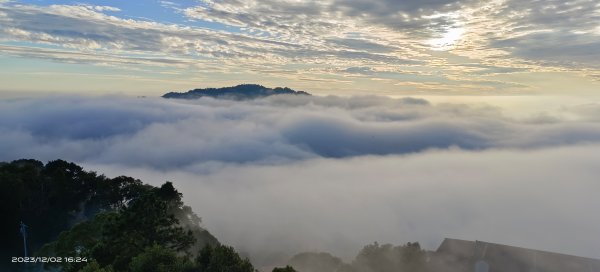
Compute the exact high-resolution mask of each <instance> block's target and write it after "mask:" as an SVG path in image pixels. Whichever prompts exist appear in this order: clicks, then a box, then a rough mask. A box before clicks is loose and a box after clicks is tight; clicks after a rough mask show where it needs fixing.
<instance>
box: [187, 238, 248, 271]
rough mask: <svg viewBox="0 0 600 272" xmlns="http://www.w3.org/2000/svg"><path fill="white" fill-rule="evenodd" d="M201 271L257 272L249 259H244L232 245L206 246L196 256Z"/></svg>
mask: <svg viewBox="0 0 600 272" xmlns="http://www.w3.org/2000/svg"><path fill="white" fill-rule="evenodd" d="M196 265H197V269H198V271H200V272H223V271H227V272H255V271H256V270H255V269H254V267H253V266H252V264H251V263H250V261H249V260H248V259H242V258H241V257H240V255H238V253H237V252H235V250H234V249H233V247H230V246H224V245H218V246H215V247H211V246H208V245H207V246H205V247H204V248H203V249H202V250H201V251H200V254H198V257H197V258H196Z"/></svg>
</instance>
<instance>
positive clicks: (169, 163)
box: [0, 96, 600, 169]
mask: <svg viewBox="0 0 600 272" xmlns="http://www.w3.org/2000/svg"><path fill="white" fill-rule="evenodd" d="M0 103H2V107H0V130H1V131H2V132H3V133H2V138H3V139H2V141H0V146H1V147H2V148H1V149H2V150H3V151H4V152H3V153H2V154H1V155H0V156H1V157H0V159H4V160H10V159H15V158H18V157H23V156H24V157H28V156H30V157H36V158H40V159H43V160H49V159H53V158H57V157H60V158H64V159H68V160H75V161H86V162H99V163H117V164H121V165H128V166H140V167H151V168H162V169H181V168H186V167H191V168H194V167H200V168H203V167H208V166H209V165H215V164H230V163H237V164H246V163H251V164H255V163H267V164H269V163H271V162H281V161H283V162H287V161H296V160H305V159H311V158H320V157H324V158H344V157H354V156H364V155H391V154H406V153H415V152H420V151H425V150H430V149H447V148H458V149H465V150H482V149H491V148H509V149H532V148H543V147H551V146H561V145H573V144H587V143H598V142H600V126H598V124H597V123H596V122H594V119H592V118H593V116H594V115H593V114H591V113H593V112H594V106H593V105H585V106H580V107H576V108H572V109H568V110H565V112H564V113H563V114H562V115H563V116H554V117H553V116H542V117H540V116H536V117H535V118H533V117H532V118H524V119H521V120H519V119H514V118H508V117H505V116H503V114H502V112H501V111H500V109H498V108H494V107H491V106H483V105H479V106H476V105H457V104H441V105H431V104H430V103H429V102H428V101H426V100H422V99H414V98H404V99H388V98H383V97H375V96H373V97H353V98H341V97H288V96H278V97H274V98H269V99H264V100H256V101H250V102H238V101H223V100H212V99H201V100H198V101H193V102H179V101H171V100H161V99H154V98H144V99H135V98H122V97H104V98H96V99H90V98H85V97H74V98H73V97H55V98H46V99H27V100H11V101H2V102H0ZM567 113H568V114H570V115H571V116H574V117H572V118H571V119H573V120H570V121H567V120H563V119H564V118H565V117H564V116H566V115H567ZM588 116H590V117H588Z"/></svg>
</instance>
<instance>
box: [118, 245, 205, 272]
mask: <svg viewBox="0 0 600 272" xmlns="http://www.w3.org/2000/svg"><path fill="white" fill-rule="evenodd" d="M193 266H194V265H193V263H192V262H190V261H189V259H187V258H185V257H178V256H177V254H176V253H175V251H173V250H169V249H166V248H164V247H163V246H160V245H153V246H151V247H148V248H146V250H145V251H144V252H142V253H140V254H139V255H138V256H136V257H134V258H133V259H132V260H131V263H130V264H129V269H130V271H131V272H182V271H189V270H191V269H193Z"/></svg>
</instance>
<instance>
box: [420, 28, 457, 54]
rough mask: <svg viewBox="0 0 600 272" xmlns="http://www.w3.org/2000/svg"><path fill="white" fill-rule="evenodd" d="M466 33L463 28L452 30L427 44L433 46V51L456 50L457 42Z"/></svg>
mask: <svg viewBox="0 0 600 272" xmlns="http://www.w3.org/2000/svg"><path fill="white" fill-rule="evenodd" d="M464 33H465V29H464V28H462V27H457V28H450V29H448V30H446V32H444V33H443V34H442V35H441V37H439V38H435V39H431V40H429V41H427V43H428V44H429V45H430V46H431V49H432V50H435V51H447V50H451V49H454V47H455V45H456V43H457V41H458V40H459V39H460V38H461V37H462V35H463V34H464Z"/></svg>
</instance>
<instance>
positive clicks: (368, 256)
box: [352, 243, 427, 272]
mask: <svg viewBox="0 0 600 272" xmlns="http://www.w3.org/2000/svg"><path fill="white" fill-rule="evenodd" d="M352 266H353V267H354V268H355V269H356V270H358V271H373V272H392V271H394V272H403V271H406V272H425V271H427V265H426V252H425V251H424V250H422V249H421V246H420V245H419V243H408V244H406V245H404V246H392V245H390V244H385V245H379V244H378V243H373V244H372V245H367V246H365V247H364V248H363V249H362V250H361V251H360V253H359V254H358V256H356V259H355V260H354V262H353V263H352Z"/></svg>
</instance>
